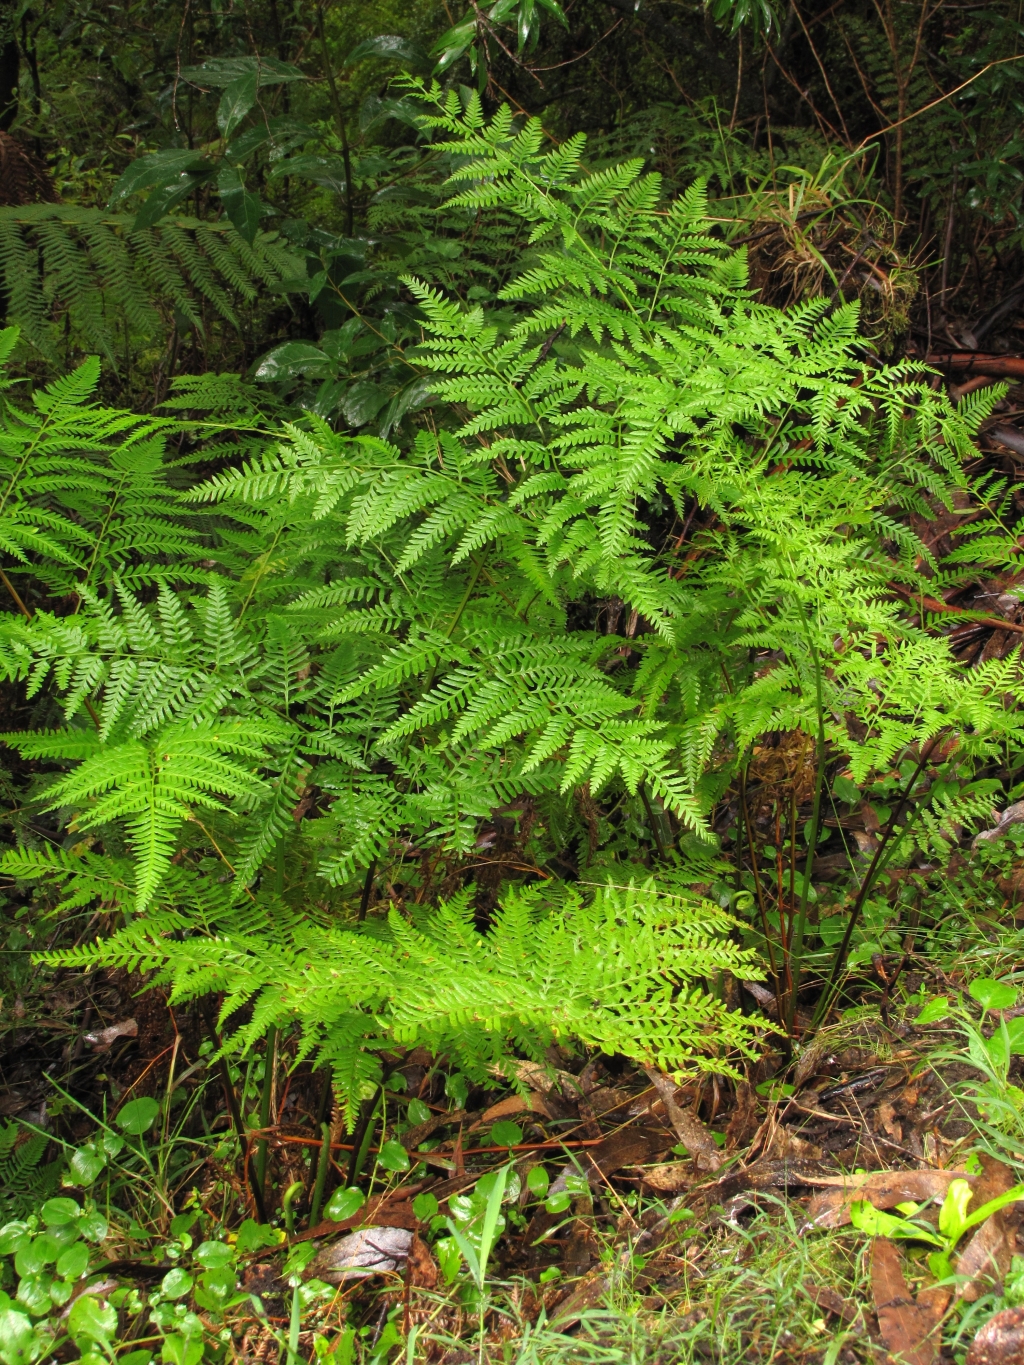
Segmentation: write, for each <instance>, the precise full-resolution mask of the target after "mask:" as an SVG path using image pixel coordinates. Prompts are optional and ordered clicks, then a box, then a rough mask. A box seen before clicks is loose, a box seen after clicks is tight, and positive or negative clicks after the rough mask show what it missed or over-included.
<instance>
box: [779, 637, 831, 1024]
mask: <svg viewBox="0 0 1024 1365" xmlns="http://www.w3.org/2000/svg"><path fill="white" fill-rule="evenodd" d="M807 643H808V644H809V645H810V649H811V658H812V659H813V660H814V700H815V706H816V708H817V713H818V735H817V740H816V744H815V773H814V807H813V810H812V813H811V828H810V833H809V836H808V840H807V861H806V862H805V863H804V884H803V886H802V887H801V890H800V910H799V913H798V914H797V917H796V925H795V927H794V928H793V934H792V942H791V943H788V944H787V945H786V949H787V952H786V957H787V962H788V966H789V973H790V976H791V978H792V984H791V986H790V989H789V999H788V1000H787V1002H786V1030H787V1032H788V1033H790V1034H792V1032H793V1020H794V1019H795V1018H796V997H797V992H798V991H799V990H800V965H801V963H802V961H803V955H804V934H805V933H806V930H807V901H808V897H809V896H810V893H811V874H812V872H813V871H814V855H815V853H816V852H817V850H818V831H819V829H820V828H821V789H822V785H823V783H824V780H825V704H824V700H823V697H822V678H821V656H820V655H819V653H818V651H817V649H816V648H815V647H814V642H813V640H812V639H811V635H810V631H808V632H807ZM791 857H792V858H793V859H795V858H796V843H795V841H794V844H793V848H792V853H791Z"/></svg>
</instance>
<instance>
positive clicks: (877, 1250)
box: [871, 1237, 949, 1365]
mask: <svg viewBox="0 0 1024 1365" xmlns="http://www.w3.org/2000/svg"><path fill="white" fill-rule="evenodd" d="M871 1297H872V1299H873V1300H874V1305H875V1312H876V1313H877V1315H878V1331H879V1335H880V1336H881V1338H882V1341H883V1342H884V1344H885V1348H886V1350H887V1351H888V1352H889V1353H890V1355H894V1356H896V1357H897V1358H898V1359H899V1360H900V1361H902V1362H903V1365H933V1362H934V1361H935V1360H936V1359H937V1358H938V1352H939V1346H940V1345H941V1333H940V1332H939V1330H938V1328H939V1323H940V1322H941V1320H942V1315H943V1313H944V1312H945V1311H946V1305H947V1303H948V1302H949V1294H948V1293H946V1291H945V1290H934V1289H932V1290H923V1291H922V1292H921V1294H919V1295H918V1298H917V1300H916V1302H915V1300H914V1299H913V1297H912V1296H911V1293H910V1290H909V1289H908V1288H907V1282H906V1280H905V1279H904V1278H903V1265H902V1262H901V1260H900V1253H899V1251H898V1250H897V1248H896V1243H895V1242H890V1241H889V1239H888V1238H887V1237H876V1238H874V1240H873V1241H872V1243H871Z"/></svg>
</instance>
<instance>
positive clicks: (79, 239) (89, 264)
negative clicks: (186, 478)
mask: <svg viewBox="0 0 1024 1365" xmlns="http://www.w3.org/2000/svg"><path fill="white" fill-rule="evenodd" d="M0 262H2V269H3V284H4V290H5V293H6V294H7V297H8V305H7V321H8V322H9V323H10V324H12V325H16V326H18V327H20V328H21V330H22V333H23V335H24V337H25V339H26V340H27V341H29V342H30V343H31V344H32V346H33V347H35V348H36V349H37V350H38V351H39V352H41V353H42V354H43V355H44V356H45V357H47V359H49V360H53V361H55V360H56V359H57V357H58V356H59V355H60V354H62V353H63V350H64V344H63V340H62V327H61V322H60V320H61V319H64V318H66V320H67V323H68V324H69V325H70V331H71V337H72V339H73V340H74V341H75V342H76V343H77V344H78V345H79V346H81V347H82V348H83V349H85V350H88V351H97V352H100V353H101V354H103V355H105V356H106V357H107V359H108V360H109V361H110V362H111V363H116V360H117V357H118V356H119V355H120V354H122V352H123V348H124V340H123V327H124V325H125V324H127V326H128V328H129V330H130V332H131V333H132V334H134V336H135V337H136V338H137V339H138V340H140V341H141V340H143V339H148V338H153V337H156V336H158V335H160V333H161V332H162V331H163V330H164V326H165V323H164V314H166V315H168V316H172V315H173V311H174V309H178V310H179V312H180V313H181V314H182V315H183V316H184V317H186V318H187V319H188V320H189V322H190V323H191V324H192V325H193V326H194V327H196V328H198V329H199V330H200V331H202V328H203V304H204V301H205V303H207V304H209V305H210V306H211V307H212V308H213V310H214V311H215V312H216V314H217V315H218V316H219V317H220V318H221V319H222V320H223V321H224V322H226V323H227V324H228V325H229V326H231V327H237V326H238V316H237V311H236V307H235V304H234V302H233V299H232V295H234V296H235V297H236V298H241V299H242V300H244V301H247V302H252V301H253V300H254V299H255V298H256V296H257V293H258V291H259V289H260V288H261V287H267V286H271V287H273V286H276V285H278V284H279V283H280V282H281V280H282V279H283V278H285V277H289V276H295V275H296V274H298V273H299V264H298V263H297V262H296V260H295V258H294V256H293V254H292V252H291V251H290V249H289V248H288V247H287V246H286V245H285V244H284V243H283V242H281V241H280V239H279V238H278V237H277V236H276V235H275V234H273V233H270V234H258V235H257V237H256V240H255V241H254V242H253V243H252V244H251V245H250V244H249V243H247V242H245V241H243V240H242V238H241V237H239V235H238V233H237V232H236V231H235V230H234V228H233V227H231V225H230V224H228V223H211V224H206V223H201V222H198V221H197V220H195V219H190V218H177V217H176V218H169V219H164V220H163V221H162V222H161V223H159V224H157V225H156V226H155V227H151V228H142V229H139V230H133V219H132V217H131V216H130V215H119V214H114V213H109V212H105V211H103V210H101V209H90V208H83V207H80V206H78V205H71V204H31V205H28V206H24V207H14V208H11V207H8V208H0Z"/></svg>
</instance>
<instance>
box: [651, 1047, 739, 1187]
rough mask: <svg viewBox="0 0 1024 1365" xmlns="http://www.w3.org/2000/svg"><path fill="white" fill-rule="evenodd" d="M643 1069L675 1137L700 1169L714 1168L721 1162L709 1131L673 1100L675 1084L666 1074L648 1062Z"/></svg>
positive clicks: (712, 1169)
mask: <svg viewBox="0 0 1024 1365" xmlns="http://www.w3.org/2000/svg"><path fill="white" fill-rule="evenodd" d="M644 1071H645V1072H646V1073H647V1078H648V1080H649V1081H650V1082H651V1084H652V1085H653V1086H654V1088H655V1090H657V1092H658V1094H659V1095H660V1096H661V1098H662V1101H663V1102H664V1105H665V1109H666V1111H667V1113H668V1121H669V1123H671V1125H672V1128H673V1131H674V1132H675V1135H676V1137H677V1138H678V1139H679V1141H680V1142H681V1143H682V1144H683V1146H684V1147H685V1148H686V1150H687V1151H688V1152H689V1153H690V1155H691V1156H693V1157H694V1158H695V1159H696V1161H697V1165H698V1166H699V1167H700V1168H701V1170H705V1171H717V1170H718V1168H719V1167H720V1166H721V1164H722V1154H721V1152H719V1150H718V1147H717V1146H716V1145H715V1139H714V1138H713V1137H712V1136H711V1133H710V1131H709V1130H708V1129H707V1128H705V1126H704V1124H703V1123H701V1121H700V1119H699V1118H697V1117H695V1115H693V1114H691V1113H690V1112H689V1110H687V1109H681V1108H680V1107H679V1105H678V1104H676V1087H675V1086H674V1085H673V1083H672V1082H671V1081H670V1080H669V1078H668V1077H667V1076H665V1075H662V1073H661V1072H660V1071H655V1069H654V1068H653V1067H650V1066H645V1067H644Z"/></svg>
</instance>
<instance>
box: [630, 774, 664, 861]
mask: <svg viewBox="0 0 1024 1365" xmlns="http://www.w3.org/2000/svg"><path fill="white" fill-rule="evenodd" d="M637 790H638V791H639V792H640V800H641V801H642V802H643V803H644V810H645V811H646V812H647V819H648V821H649V822H650V826H651V833H652V834H653V835H654V842H655V844H656V845H657V849H658V857H659V858H660V859H661V861H662V862H663V863H667V862H668V854H667V853H666V852H665V845H664V843H663V842H662V838H661V831H660V830H659V829H658V821H657V819H656V818H655V814H654V807H653V806H652V805H651V801H650V797H649V796H648V795H647V787H646V786H645V784H644V783H643V782H641V783H640V784H639V786H638V788H637Z"/></svg>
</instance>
